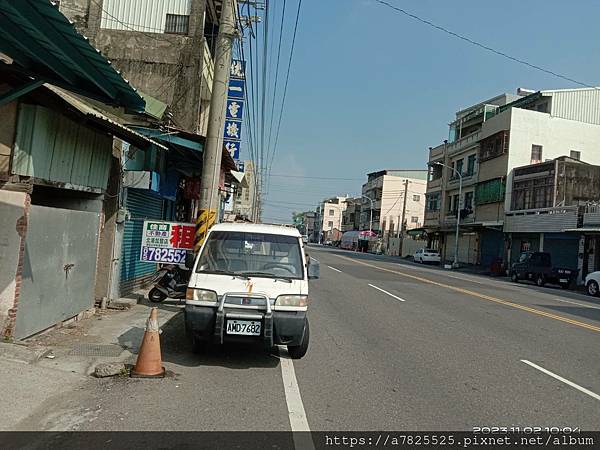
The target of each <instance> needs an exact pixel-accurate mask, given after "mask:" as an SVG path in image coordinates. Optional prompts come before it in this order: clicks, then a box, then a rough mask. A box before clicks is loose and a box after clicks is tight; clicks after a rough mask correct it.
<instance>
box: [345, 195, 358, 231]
mask: <svg viewBox="0 0 600 450" xmlns="http://www.w3.org/2000/svg"><path fill="white" fill-rule="evenodd" d="M361 204H362V199H361V198H360V197H355V198H352V197H349V198H347V199H346V209H345V210H344V212H343V214H342V231H343V232H345V231H354V230H360V209H361Z"/></svg>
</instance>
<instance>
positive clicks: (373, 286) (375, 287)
mask: <svg viewBox="0 0 600 450" xmlns="http://www.w3.org/2000/svg"><path fill="white" fill-rule="evenodd" d="M369 286H371V287H372V288H373V289H377V290H378V291H381V292H383V293H384V294H387V295H389V296H390V297H394V298H395V299H396V300H400V301H401V302H404V301H406V300H404V299H403V298H400V297H397V296H395V295H394V294H390V293H389V292H388V291H385V290H383V289H381V288H380V287H377V286H375V285H373V284H369Z"/></svg>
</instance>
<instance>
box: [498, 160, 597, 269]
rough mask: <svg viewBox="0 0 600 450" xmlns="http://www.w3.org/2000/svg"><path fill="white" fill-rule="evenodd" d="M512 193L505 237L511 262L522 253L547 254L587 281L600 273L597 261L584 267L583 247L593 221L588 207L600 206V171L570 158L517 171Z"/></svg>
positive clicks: (592, 241) (591, 243)
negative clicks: (590, 271)
mask: <svg viewBox="0 0 600 450" xmlns="http://www.w3.org/2000/svg"><path fill="white" fill-rule="evenodd" d="M507 192H510V194H508V193H507V198H506V200H507V202H510V203H509V204H508V205H507V207H508V210H507V211H506V216H505V221H504V231H505V232H506V233H507V242H508V258H509V260H510V261H515V260H516V259H517V258H518V256H519V254H520V252H523V251H545V252H549V253H550V254H551V255H552V262H553V264H554V265H557V266H562V267H568V268H571V269H576V268H579V269H580V271H581V272H582V273H581V275H583V276H585V274H586V273H587V270H588V269H589V268H590V267H591V268H595V267H598V266H597V265H596V264H595V263H596V261H595V258H593V259H592V260H591V261H589V260H588V261H586V263H587V264H584V252H582V251H580V247H584V244H585V230H586V229H587V226H586V223H585V222H586V221H587V222H589V219H590V217H589V215H586V214H585V212H586V207H589V206H590V205H594V206H595V205H596V204H597V203H598V201H600V166H597V165H590V164H587V163H585V162H582V161H579V160H577V159H572V158H570V157H566V156H564V157H560V158H557V159H555V160H551V161H548V162H543V163H538V164H528V165H526V166H523V167H518V168H516V169H514V170H513V174H512V183H511V186H510V189H507ZM584 218H585V220H584ZM587 231H590V230H587ZM591 234H594V236H590V237H589V239H588V245H587V249H588V250H589V249H590V248H595V246H596V245H595V244H596V242H595V241H596V236H595V235H596V234H597V233H596V232H594V233H591ZM590 253H591V254H593V251H592V252H590ZM582 269H583V270H582Z"/></svg>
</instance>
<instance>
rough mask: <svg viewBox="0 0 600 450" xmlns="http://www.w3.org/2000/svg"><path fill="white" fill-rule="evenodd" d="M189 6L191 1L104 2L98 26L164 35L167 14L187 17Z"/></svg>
mask: <svg viewBox="0 0 600 450" xmlns="http://www.w3.org/2000/svg"><path fill="white" fill-rule="evenodd" d="M191 4H192V2H191V0H152V1H148V0H104V3H103V5H102V20H101V23H100V26H101V27H102V28H106V29H110V30H129V31H141V32H146V33H164V31H165V22H166V17H167V14H176V15H182V16H189V14H190V11H191Z"/></svg>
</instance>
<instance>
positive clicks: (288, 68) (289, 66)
mask: <svg viewBox="0 0 600 450" xmlns="http://www.w3.org/2000/svg"><path fill="white" fill-rule="evenodd" d="M301 7H302V0H298V9H297V11H296V20H295V24H294V33H293V36H292V45H291V49H290V57H289V59H288V67H287V73H286V76H285V85H284V88H283V96H282V99H281V109H280V112H279V122H278V124H277V132H276V133H275V144H274V147H273V154H272V156H271V160H270V162H269V172H270V171H271V167H272V165H273V161H274V159H275V154H276V152H277V144H278V143H279V131H280V130H281V121H282V119H283V112H284V109H285V99H286V96H287V89H288V83H289V80H290V71H291V68H292V60H293V58H294V47H295V45H296V35H297V32H298V22H299V20H300V9H301Z"/></svg>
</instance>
